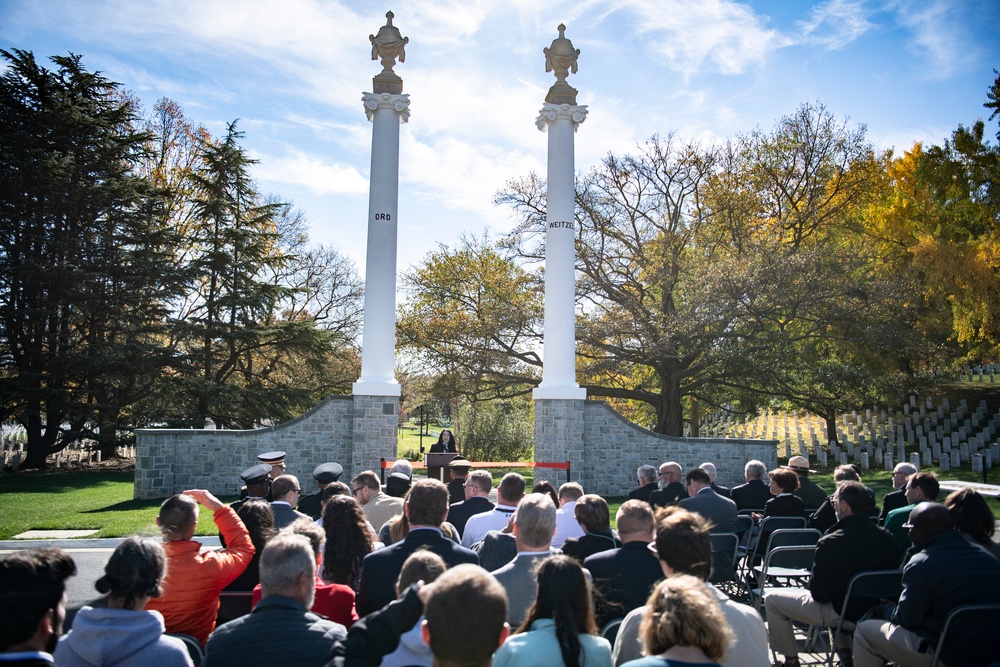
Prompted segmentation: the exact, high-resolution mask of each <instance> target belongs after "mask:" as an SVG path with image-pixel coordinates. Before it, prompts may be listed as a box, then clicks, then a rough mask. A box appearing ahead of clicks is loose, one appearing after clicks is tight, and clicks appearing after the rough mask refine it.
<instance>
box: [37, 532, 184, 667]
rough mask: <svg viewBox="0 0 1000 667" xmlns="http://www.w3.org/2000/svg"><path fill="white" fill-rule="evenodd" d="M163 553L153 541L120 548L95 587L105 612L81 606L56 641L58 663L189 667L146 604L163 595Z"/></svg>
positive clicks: (83, 666) (81, 666)
mask: <svg viewBox="0 0 1000 667" xmlns="http://www.w3.org/2000/svg"><path fill="white" fill-rule="evenodd" d="M166 568H167V555H166V553H165V552H164V551H163V546H162V545H161V544H160V543H159V542H157V541H156V540H152V539H149V538H140V537H129V538H127V539H126V540H125V541H124V542H122V543H121V544H119V545H118V547H117V548H116V549H115V551H114V553H112V554H111V558H110V559H109V560H108V564H107V565H105V566H104V576H103V577H101V578H100V579H98V580H97V582H96V583H95V584H94V588H96V589H97V592H98V593H102V594H104V595H105V596H106V597H105V598H104V602H105V604H104V608H101V609H95V608H91V607H83V608H82V609H80V611H79V612H78V613H77V615H76V619H75V620H74V621H73V629H72V630H70V632H69V634H67V635H65V636H64V637H62V638H61V639H60V640H59V645H58V647H57V648H56V650H55V656H54V657H55V659H56V661H57V662H58V664H60V665H69V666H70V667H89V666H101V665H115V667H147V665H163V666H164V667H191V664H192V663H191V658H190V657H189V656H188V652H187V649H186V648H185V647H184V643H183V642H182V641H181V640H179V639H177V638H175V637H167V636H164V634H163V633H164V625H163V616H162V615H160V612H158V611H147V610H146V603H148V602H149V600H150V599H151V598H154V597H159V596H160V595H161V594H162V593H163V588H162V587H161V584H162V582H163V576H164V573H165V572H166Z"/></svg>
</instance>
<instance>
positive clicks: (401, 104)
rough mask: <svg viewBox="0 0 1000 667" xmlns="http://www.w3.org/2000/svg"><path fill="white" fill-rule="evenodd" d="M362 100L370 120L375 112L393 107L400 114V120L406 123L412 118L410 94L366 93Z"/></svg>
mask: <svg viewBox="0 0 1000 667" xmlns="http://www.w3.org/2000/svg"><path fill="white" fill-rule="evenodd" d="M361 101H362V103H364V105H365V115H366V116H368V120H371V119H372V118H374V117H375V112H376V111H378V110H379V109H392V110H393V111H395V112H396V113H398V114H399V122H400V123H405V122H407V121H409V120H410V96H409V95H392V94H390V93H364V94H362V95H361Z"/></svg>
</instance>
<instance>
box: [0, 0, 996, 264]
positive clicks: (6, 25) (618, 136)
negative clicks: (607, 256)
mask: <svg viewBox="0 0 1000 667" xmlns="http://www.w3.org/2000/svg"><path fill="white" fill-rule="evenodd" d="M388 10H392V11H393V12H394V14H395V19H394V23H395V25H396V26H397V27H398V28H399V29H400V30H401V32H402V34H403V35H404V36H407V37H409V39H410V42H409V44H408V46H407V47H406V62H404V63H401V64H397V66H396V72H397V74H399V75H400V76H401V77H402V78H403V81H404V92H405V93H407V94H409V95H410V111H411V117H410V122H409V123H408V124H406V125H404V126H403V127H402V128H401V148H400V163H401V164H400V200H399V230H400V231H399V234H400V236H399V262H398V266H399V268H400V269H403V268H405V267H406V266H407V265H409V264H411V263H414V262H416V261H418V260H420V259H421V258H422V257H423V256H424V255H425V254H426V253H428V252H432V251H433V250H434V249H435V248H436V247H437V243H438V242H443V243H447V244H454V243H455V241H456V240H457V239H458V237H459V235H460V234H461V233H463V232H471V233H476V234H479V233H481V232H482V231H483V230H484V229H485V228H486V227H489V228H490V229H492V230H493V231H494V232H495V233H503V232H505V231H506V230H508V229H509V228H510V226H511V224H512V222H513V221H512V220H511V219H510V216H509V212H508V211H507V210H506V209H503V208H498V207H496V206H494V205H493V203H492V198H493V195H494V193H495V192H496V191H497V190H498V189H499V188H501V187H502V186H503V184H504V183H505V182H506V181H507V180H508V179H511V178H515V177H518V176H522V175H525V174H527V173H529V172H531V171H535V172H537V173H539V174H542V175H544V171H545V147H546V137H545V135H544V134H543V133H541V132H539V131H538V130H537V129H535V126H534V119H535V117H536V116H537V114H538V110H539V109H540V108H541V105H542V102H543V100H544V97H545V91H546V90H547V89H548V87H549V86H550V85H551V84H552V83H553V82H554V78H553V76H552V74H546V73H545V67H544V56H543V55H542V48H543V47H546V46H548V45H549V44H550V43H551V41H552V39H553V38H555V37H556V36H557V32H556V27H557V26H558V25H559V23H565V24H566V26H567V31H566V35H567V37H569V38H570V39H571V40H572V41H573V44H574V46H575V47H576V48H578V49H580V50H581V51H582V53H581V55H580V59H579V73H577V74H574V75H572V76H571V77H570V79H569V82H570V84H571V85H573V86H574V87H575V88H577V89H578V90H579V91H580V93H579V103H580V104H585V105H588V107H589V116H588V118H587V120H586V122H585V123H584V124H583V125H581V126H580V128H579V131H578V132H577V135H576V167H577V169H578V170H580V171H583V170H586V169H587V168H588V167H589V166H590V165H593V164H595V163H596V162H598V161H599V160H600V159H601V157H602V156H604V155H605V154H607V153H608V152H609V151H610V152H615V153H623V152H628V151H631V150H633V149H634V148H635V147H636V145H637V144H638V143H640V142H642V141H643V140H645V139H646V138H648V137H650V136H651V135H653V134H654V133H660V134H666V133H669V132H674V133H676V135H677V136H678V137H680V138H685V139H697V140H701V141H712V140H714V139H719V138H725V137H730V136H734V135H736V134H737V133H740V132H747V131H750V130H752V129H753V128H754V127H757V126H760V127H763V128H770V127H771V126H772V125H773V124H774V122H775V121H776V119H777V118H779V117H780V116H782V115H784V114H788V113H791V112H792V111H794V110H795V108H796V107H797V106H799V105H800V104H801V103H803V102H815V101H820V102H823V103H824V104H826V106H827V107H828V108H829V109H830V110H832V111H833V112H835V113H836V114H837V115H839V116H847V117H849V118H850V119H851V121H852V122H854V123H858V124H862V123H863V124H865V125H867V127H868V132H869V136H870V138H871V140H872V141H873V143H874V144H875V145H876V146H878V147H882V148H895V149H896V150H897V152H899V151H901V150H903V149H907V148H909V147H910V146H911V145H912V144H913V142H914V141H918V140H919V141H924V142H926V143H940V142H941V141H942V140H943V139H944V138H946V137H947V136H948V135H949V134H950V133H951V131H952V130H953V129H954V128H955V127H957V125H958V124H959V123H966V124H969V123H970V122H973V121H975V120H976V119H977V118H980V117H983V116H984V113H983V112H984V111H985V109H984V108H983V107H982V103H983V101H984V100H985V99H986V91H987V88H988V87H989V85H990V84H991V83H992V81H993V78H994V74H993V69H994V68H997V69H1000V38H998V37H997V33H996V30H997V26H998V25H1000V2H997V1H996V0H951V1H949V0H926V1H921V0H913V1H907V0H879V1H867V0H859V1H853V2H851V1H847V0H830V1H827V2H811V1H807V0H755V1H751V2H735V1H730V0H617V1H613V0H600V1H599V0H577V1H575V2H567V1H564V0H550V1H548V2H544V3H542V2H537V0H492V1H487V0H482V1H478V2H477V1H476V0H458V1H452V0H419V1H417V0H397V1H396V2H392V3H390V4H384V5H383V4H378V3H374V2H370V1H362V0H357V1H350V0H347V1H339V0H284V1H281V2H270V1H263V0H239V1H237V0H199V1H198V2H194V1H189V0H141V1H136V0H87V1H86V2H83V1H81V0H76V1H69V0H0V47H2V48H5V49H10V48H12V47H13V48H20V49H26V50H31V51H33V52H34V53H35V55H36V57H38V58H39V59H42V58H45V57H47V56H50V55H54V54H65V53H68V52H74V53H78V54H81V55H82V56H83V61H84V64H85V66H87V67H88V68H89V69H97V70H101V71H102V72H104V73H105V75H106V76H108V77H109V78H110V79H112V80H114V81H118V82H120V83H122V84H123V85H124V87H125V88H127V89H129V90H131V91H133V92H134V93H135V94H136V95H137V96H138V97H139V98H140V99H142V101H143V103H144V105H145V106H146V107H147V108H149V107H152V105H153V104H154V103H155V102H156V100H157V99H159V98H160V97H169V98H171V99H173V100H175V101H177V102H179V103H180V104H181V105H182V106H183V108H184V110H185V113H186V114H187V116H188V117H189V118H190V119H191V120H193V121H194V122H196V123H200V124H203V125H205V126H206V127H208V128H209V130H210V131H211V132H212V133H213V134H215V135H217V136H219V135H221V134H222V133H223V132H224V131H225V124H226V123H227V122H228V121H232V120H235V119H237V118H239V119H240V120H239V127H240V128H241V129H242V130H243V131H245V132H246V138H245V140H244V146H245V147H246V148H247V149H248V150H249V151H250V152H251V154H252V155H253V156H254V157H256V158H257V159H258V160H260V163H259V164H258V165H257V166H256V167H255V168H254V176H255V178H256V179H257V180H258V182H259V184H260V186H261V189H262V190H264V191H265V192H276V193H278V194H280V195H281V196H283V197H284V198H285V199H286V200H291V201H292V202H294V204H295V205H296V206H297V207H299V208H300V209H302V210H303V211H304V212H305V214H306V216H307V217H308V219H309V220H310V221H311V237H312V239H313V241H315V242H317V243H324V244H329V245H335V246H337V247H339V248H340V249H341V250H342V251H343V252H344V253H346V254H347V255H348V256H350V257H351V258H353V259H354V261H355V263H356V265H357V268H358V270H359V272H361V273H362V275H363V270H364V262H365V257H364V253H365V236H366V220H367V213H368V181H367V176H368V171H369V166H370V148H371V125H370V124H369V123H368V122H367V121H366V119H365V113H364V109H363V107H362V105H361V94H362V93H363V92H365V91H370V90H371V87H372V83H371V79H372V77H373V76H374V75H375V74H377V73H378V72H379V71H380V69H381V68H380V66H379V65H378V63H376V62H373V61H372V60H371V59H370V58H371V45H370V43H369V41H368V35H369V34H372V33H376V32H377V31H378V29H379V27H380V26H382V25H384V23H385V12H386V11H388Z"/></svg>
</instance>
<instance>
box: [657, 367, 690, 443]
mask: <svg viewBox="0 0 1000 667" xmlns="http://www.w3.org/2000/svg"><path fill="white" fill-rule="evenodd" d="M661 377H662V376H661ZM654 430H655V431H656V432H657V433H662V434H664V435H672V436H675V437H678V438H679V437H682V436H683V435H684V410H683V408H682V406H681V383H680V380H679V379H676V378H663V390H662V391H661V392H660V405H659V407H658V409H657V411H656V428H655V429H654Z"/></svg>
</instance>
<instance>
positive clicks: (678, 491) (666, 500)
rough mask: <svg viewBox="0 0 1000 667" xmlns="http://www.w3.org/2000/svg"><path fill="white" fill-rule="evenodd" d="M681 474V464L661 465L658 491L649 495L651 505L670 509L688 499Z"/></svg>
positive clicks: (674, 462) (671, 462) (668, 463)
mask: <svg viewBox="0 0 1000 667" xmlns="http://www.w3.org/2000/svg"><path fill="white" fill-rule="evenodd" d="M681 474H682V470H681V464H679V463H677V462H676V461H667V462H666V463H663V464H661V465H660V470H659V473H658V476H659V482H658V483H657V489H656V490H655V491H653V492H652V493H650V494H649V504H650V505H652V506H653V507H654V508H655V507H669V506H670V505H676V504H677V503H679V502H680V501H681V500H683V499H684V498H687V497H688V494H687V489H686V488H685V487H684V483H683V482H682V481H681Z"/></svg>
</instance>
